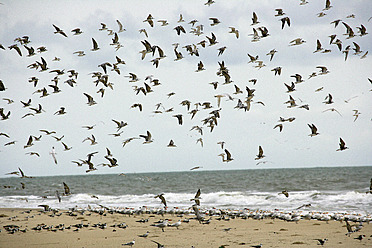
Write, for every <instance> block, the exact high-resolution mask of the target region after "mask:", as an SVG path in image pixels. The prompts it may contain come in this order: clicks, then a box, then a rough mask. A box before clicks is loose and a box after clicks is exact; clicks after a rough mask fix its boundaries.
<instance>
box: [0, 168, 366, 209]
mask: <svg viewBox="0 0 372 248" xmlns="http://www.w3.org/2000/svg"><path fill="white" fill-rule="evenodd" d="M371 178H372V167H371V166H368V167H331V168H320V167H319V168H296V169H256V170H224V171H202V170H194V171H186V172H164V173H133V174H126V175H118V174H115V175H114V174H109V175H108V174H105V175H99V174H89V175H76V176H47V177H35V178H20V177H14V176H12V177H7V178H0V186H1V188H0V207H1V208H36V207H38V205H40V204H47V205H49V206H50V207H52V208H59V209H68V208H72V207H78V208H87V207H88V205H90V206H91V207H97V206H98V204H100V205H103V206H108V207H122V208H124V207H132V208H139V207H142V206H147V207H154V208H159V207H162V204H161V201H160V200H159V198H154V196H156V195H158V194H160V193H164V197H165V199H166V201H167V205H168V208H173V207H178V208H190V207H191V206H192V204H193V202H192V201H190V199H192V198H193V197H194V196H195V193H196V192H197V190H198V189H200V190H201V196H200V197H201V207H204V208H213V207H215V208H223V209H237V210H238V209H244V208H248V209H250V210H274V209H278V210H282V211H292V210H295V209H296V208H298V207H300V206H302V205H304V204H311V206H310V207H305V208H302V209H306V210H308V211H322V212H325V211H327V212H343V213H354V214H355V213H357V214H363V215H365V214H372V194H366V192H367V191H369V187H370V180H371ZM21 182H22V183H24V186H25V188H24V189H22V185H21ZM63 182H65V183H66V184H67V185H68V186H69V188H70V190H71V193H72V194H71V195H68V196H62V200H61V202H58V199H57V196H56V190H58V191H59V192H60V194H62V193H63V192H64V187H63ZM283 190H287V191H288V193H289V197H288V198H287V197H285V196H284V194H280V192H282V191H283Z"/></svg>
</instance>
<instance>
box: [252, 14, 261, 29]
mask: <svg viewBox="0 0 372 248" xmlns="http://www.w3.org/2000/svg"><path fill="white" fill-rule="evenodd" d="M258 23H260V22H259V21H258V18H257V15H256V13H255V12H253V17H252V24H251V26H253V25H256V24H258Z"/></svg>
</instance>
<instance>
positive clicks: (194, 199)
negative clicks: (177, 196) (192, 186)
mask: <svg viewBox="0 0 372 248" xmlns="http://www.w3.org/2000/svg"><path fill="white" fill-rule="evenodd" d="M200 194H201V191H200V189H198V191H197V192H196V194H195V196H194V198H192V199H190V201H195V203H196V205H198V206H200V199H201V198H200Z"/></svg>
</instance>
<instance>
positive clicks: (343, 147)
mask: <svg viewBox="0 0 372 248" xmlns="http://www.w3.org/2000/svg"><path fill="white" fill-rule="evenodd" d="M339 146H340V148H338V149H337V150H336V151H343V150H346V149H349V147H347V146H346V145H345V141H344V140H343V139H342V138H340V143H339Z"/></svg>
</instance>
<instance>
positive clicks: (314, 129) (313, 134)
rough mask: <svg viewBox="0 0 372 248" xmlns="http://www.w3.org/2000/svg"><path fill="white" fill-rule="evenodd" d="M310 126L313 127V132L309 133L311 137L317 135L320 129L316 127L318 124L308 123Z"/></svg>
mask: <svg viewBox="0 0 372 248" xmlns="http://www.w3.org/2000/svg"><path fill="white" fill-rule="evenodd" d="M307 125H308V126H309V128H310V129H311V134H309V136H310V137H313V136H316V135H318V134H319V133H318V129H317V128H316V126H315V125H314V124H311V125H310V124H307Z"/></svg>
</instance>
